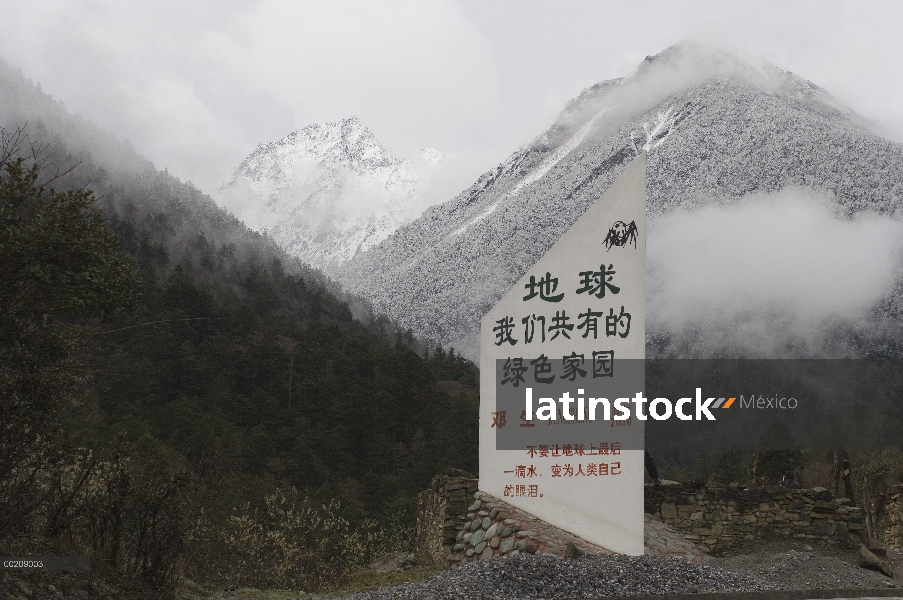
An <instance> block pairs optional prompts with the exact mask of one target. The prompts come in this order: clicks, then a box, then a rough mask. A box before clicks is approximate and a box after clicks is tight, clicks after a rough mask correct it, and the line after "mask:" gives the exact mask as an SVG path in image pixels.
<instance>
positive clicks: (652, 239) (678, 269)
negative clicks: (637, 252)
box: [647, 188, 903, 355]
mask: <svg viewBox="0 0 903 600" xmlns="http://www.w3.org/2000/svg"><path fill="white" fill-rule="evenodd" d="M834 210H835V207H834V206H832V204H831V202H830V200H829V199H828V198H825V197H819V196H816V195H813V193H812V192H810V191H808V190H805V189H793V188H790V189H787V190H784V191H782V192H780V193H777V194H770V195H750V196H747V197H746V198H744V199H743V200H740V201H737V202H735V203H734V204H729V205H724V206H715V205H709V206H706V207H704V208H701V209H697V210H685V209H682V210H678V211H675V212H673V213H670V214H668V215H665V216H662V217H659V218H656V219H655V220H653V221H651V222H650V224H649V225H650V228H649V236H648V240H649V241H648V246H647V250H648V256H649V275H648V280H649V288H648V290H647V294H648V295H647V297H648V301H649V306H648V314H649V328H650V329H651V330H656V329H658V330H670V331H675V332H687V331H690V330H695V329H697V328H699V329H698V330H699V331H706V332H708V333H706V336H707V338H708V341H709V342H711V343H714V344H715V345H727V346H732V347H746V348H747V349H752V348H757V349H759V350H762V351H763V353H764V355H781V351H780V350H779V348H781V346H782V344H784V343H786V342H787V341H788V340H800V339H810V340H814V339H815V338H818V336H819V335H822V334H824V333H825V331H826V330H827V329H828V328H829V327H831V326H832V325H833V324H836V323H857V322H860V321H861V320H862V319H864V318H865V317H866V316H867V315H868V313H869V311H871V310H872V309H873V308H875V307H876V306H878V305H880V303H881V301H882V300H883V299H884V298H885V297H886V296H887V294H888V293H889V292H890V291H891V289H892V287H893V285H894V282H895V279H896V277H898V276H899V275H900V273H901V270H903V223H901V222H900V221H899V220H895V219H892V218H890V217H886V216H877V215H874V214H870V213H864V214H861V215H859V216H858V217H857V218H856V219H854V220H843V219H839V218H837V217H836V216H835V214H834ZM766 350H767V351H766Z"/></svg>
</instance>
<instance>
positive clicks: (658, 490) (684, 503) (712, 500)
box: [645, 482, 866, 551]
mask: <svg viewBox="0 0 903 600" xmlns="http://www.w3.org/2000/svg"><path fill="white" fill-rule="evenodd" d="M645 504H646V506H645V510H646V512H647V513H650V514H653V515H655V516H657V517H660V518H661V520H662V522H664V523H665V524H666V525H668V526H669V527H671V528H672V529H675V530H677V531H679V532H680V533H682V534H683V535H684V536H685V537H686V538H687V539H689V540H692V541H695V542H696V543H697V544H699V545H701V546H703V547H704V548H706V549H708V550H709V551H715V550H719V549H722V548H727V547H730V546H733V545H735V544H736V543H737V542H740V541H742V540H751V539H756V538H767V537H784V538H796V539H804V540H811V541H816V542H823V543H828V544H837V545H840V546H842V547H849V546H851V545H854V544H859V543H863V542H864V541H865V537H866V536H865V533H864V529H865V527H864V518H863V513H862V509H861V508H856V507H853V506H850V501H849V500H847V499H845V498H843V499H837V500H835V499H834V498H833V497H832V496H831V492H829V491H828V490H826V489H824V488H812V489H806V490H791V489H786V488H782V487H780V486H768V487H765V488H752V489H746V488H743V487H741V486H738V485H736V484H731V485H729V486H724V485H721V484H718V483H716V482H712V483H710V484H699V483H697V484H688V483H684V484H675V485H663V486H647V487H646V494H645Z"/></svg>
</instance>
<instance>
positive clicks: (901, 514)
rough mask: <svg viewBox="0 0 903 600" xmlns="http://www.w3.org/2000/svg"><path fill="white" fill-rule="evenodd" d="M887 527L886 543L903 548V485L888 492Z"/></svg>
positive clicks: (886, 544) (889, 546)
mask: <svg viewBox="0 0 903 600" xmlns="http://www.w3.org/2000/svg"><path fill="white" fill-rule="evenodd" d="M885 512H886V514H887V527H886V528H885V529H884V545H885V546H887V547H888V548H892V549H894V550H903V485H898V486H895V487H893V488H892V489H891V490H890V491H889V492H888V494H887V505H886V506H885Z"/></svg>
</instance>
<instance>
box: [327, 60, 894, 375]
mask: <svg viewBox="0 0 903 600" xmlns="http://www.w3.org/2000/svg"><path fill="white" fill-rule="evenodd" d="M869 125H870V124H869V123H868V122H867V121H866V120H865V119H863V118H862V117H860V116H859V115H857V114H856V113H855V112H854V111H852V110H851V109H849V108H848V107H845V106H843V105H842V104H841V103H840V102H838V101H837V100H835V99H834V98H833V97H832V96H831V95H830V94H829V93H828V92H826V91H824V90H822V89H821V88H819V87H818V86H816V85H814V84H812V83H811V82H809V81H807V80H805V79H803V78H801V77H798V76H796V75H794V74H793V73H790V72H789V71H787V70H785V69H782V68H780V67H777V66H774V65H770V64H768V63H766V62H764V61H762V60H757V59H747V58H743V57H739V56H737V55H734V54H732V53H730V52H727V51H723V50H720V49H717V48H712V47H708V46H704V45H700V44H695V43H683V44H679V45H677V46H674V47H671V48H669V49H667V50H665V51H663V52H661V53H659V54H658V55H656V56H654V57H647V58H646V60H645V61H643V62H642V63H641V64H640V66H639V68H638V69H637V71H636V72H635V73H634V74H633V75H631V76H630V77H625V78H622V79H616V80H611V81H606V82H602V83H599V84H596V85H594V86H592V87H590V88H588V89H586V90H584V91H583V92H582V93H581V94H580V95H579V96H578V97H577V98H575V99H573V100H571V101H570V102H568V103H567V105H566V106H565V108H564V110H563V111H562V113H561V115H560V116H559V118H558V119H557V120H556V121H555V123H553V124H552V125H551V126H550V127H549V128H548V129H546V130H545V131H544V132H542V133H541V134H540V135H539V136H537V137H536V138H535V139H534V140H533V141H531V142H530V143H529V144H527V145H526V146H524V147H522V148H520V149H518V150H516V151H515V152H514V153H513V154H512V155H511V156H510V157H509V158H508V159H507V160H505V161H504V162H503V163H502V164H500V165H498V166H497V167H496V168H494V169H492V170H490V171H488V172H486V173H484V174H483V175H482V176H481V177H479V179H477V181H476V182H475V183H474V184H473V185H471V186H470V187H469V188H468V189H466V190H464V191H463V192H462V193H460V194H459V195H458V196H456V197H455V198H453V199H451V200H449V201H448V202H445V203H443V204H440V205H436V206H433V207H431V208H429V209H427V210H426V211H425V212H424V213H423V214H422V215H421V216H420V217H419V218H417V219H416V220H415V221H413V222H411V223H409V224H406V225H404V226H403V227H401V228H399V229H398V231H396V232H395V234H394V235H393V236H392V237H391V238H388V239H386V240H385V241H383V242H382V243H380V244H378V245H376V246H375V247H373V248H372V249H370V250H369V251H367V252H363V253H360V254H358V255H357V256H355V257H354V258H353V259H352V260H350V261H349V262H348V263H346V264H345V265H343V267H342V268H341V269H340V272H339V274H338V276H339V279H340V281H341V282H342V283H343V285H345V286H346V287H347V289H348V290H349V291H350V292H352V293H355V294H360V295H362V296H364V297H366V298H368V299H369V300H370V301H371V302H372V303H373V304H374V306H375V307H376V308H377V309H378V310H380V311H382V312H384V313H386V314H387V315H388V316H389V317H390V318H392V319H394V320H396V322H398V323H399V324H400V325H402V326H405V327H410V328H412V330H413V331H414V332H415V333H416V334H417V335H419V336H422V337H424V338H426V339H430V340H433V341H435V342H439V343H442V344H444V345H453V346H454V347H455V348H457V349H459V350H461V351H463V352H465V354H466V355H467V356H469V357H471V358H476V356H477V348H478V338H479V323H480V319H481V318H482V317H483V315H484V314H486V312H487V311H488V310H489V309H490V308H491V307H492V306H493V305H494V304H495V302H496V301H497V300H498V299H499V298H501V296H502V295H503V294H504V293H505V292H506V291H507V290H508V288H509V287H510V286H511V285H512V284H513V282H514V281H516V280H517V279H518V278H519V277H520V276H521V275H523V274H524V273H525V272H526V270H527V269H528V268H530V266H531V265H533V264H534V263H535V262H536V261H537V260H539V258H540V257H541V256H542V255H543V254H544V253H545V251H546V250H547V249H548V248H549V247H551V245H552V244H553V243H554V242H555V241H556V240H557V239H559V237H560V236H561V235H562V234H563V233H564V232H565V231H567V229H568V228H570V226H571V225H572V224H573V223H574V222H575V221H576V220H577V218H579V217H580V215H582V214H583V213H584V212H585V211H586V209H587V208H588V207H589V206H590V205H591V204H592V203H593V202H595V200H596V199H597V198H599V197H600V196H601V195H602V194H603V193H604V192H605V190H606V189H608V186H609V185H611V183H612V182H614V180H615V179H616V178H617V177H618V176H619V175H620V174H621V173H622V172H623V170H624V169H625V168H626V167H627V165H628V164H629V163H630V161H632V160H633V158H634V157H636V156H637V154H638V153H639V152H642V151H646V152H647V153H648V157H647V166H648V177H647V194H648V195H647V212H648V214H649V219H650V226H652V225H653V224H654V223H655V222H656V221H657V220H659V219H660V218H663V217H666V216H667V215H669V214H671V213H672V212H674V211H676V210H678V209H680V210H694V209H696V208H699V207H704V206H709V205H713V206H727V205H731V204H734V203H737V202H738V201H740V200H741V199H742V198H744V197H745V196H748V195H755V194H760V195H761V194H779V193H783V192H784V191H786V190H793V189H799V190H803V191H804V192H805V194H808V193H810V192H811V193H812V194H816V195H818V196H819V197H820V198H823V197H824V198H830V199H831V202H832V203H833V205H834V206H835V208H836V212H838V213H839V214H842V215H845V216H846V217H847V218H849V217H851V216H853V215H856V214H858V213H860V212H862V211H869V212H873V213H877V214H884V215H894V214H899V213H901V212H903V210H901V209H903V146H901V145H900V144H895V143H893V142H891V141H888V140H886V139H883V138H881V137H880V136H878V135H877V134H875V133H874V132H873V131H872V130H871V129H870V127H869ZM775 218H780V211H777V212H776V216H775ZM650 235H651V234H650ZM678 249H680V248H678ZM656 260H659V261H661V262H662V263H667V261H668V260H669V257H668V256H667V253H666V255H663V256H655V255H650V261H652V262H654V261H656ZM650 268H651V267H650ZM650 272H653V275H654V270H651V271H650ZM653 275H650V277H653ZM648 285H649V286H650V288H652V287H655V286H656V285H658V283H657V282H656V281H655V280H654V279H651V280H650V282H649V284H648ZM651 297H653V296H651ZM655 297H657V298H664V297H665V295H659V296H655ZM898 300H900V298H898V299H897V300H895V301H894V303H893V304H894V305H895V306H896V304H899V302H898ZM728 308H730V307H728ZM894 310H896V309H894ZM650 315H651V316H650V332H651V335H652V338H651V339H654V338H655V336H659V338H658V339H667V340H671V341H669V342H668V343H669V344H671V345H672V347H674V346H679V345H680V344H684V345H685V346H686V347H688V348H690V347H693V348H695V350H687V352H688V353H690V354H693V353H695V354H696V355H699V354H705V352H707V351H706V350H702V348H704V347H705V344H703V343H702V342H699V343H698V344H696V346H693V344H694V343H696V342H690V341H687V340H689V338H686V337H684V338H680V337H679V336H675V335H671V334H672V333H674V332H673V331H669V330H666V328H665V325H663V324H662V322H656V318H657V315H656V312H655V310H652V309H650ZM738 318H740V317H738ZM742 318H744V319H746V318H748V319H751V320H752V321H751V323H752V324H751V325H750V326H751V327H752V326H758V321H755V316H754V315H752V313H750V315H747V316H743V317H742ZM759 321H761V319H759ZM738 326H739V325H737V324H736V323H735V324H734V327H735V330H736V327H738ZM700 327H701V326H700ZM700 327H698V328H697V332H698V331H704V328H700ZM863 327H865V326H863ZM888 327H890V326H888ZM896 327H897V325H896V324H895V325H893V327H892V328H896ZM788 331H790V328H787V327H784V328H783V329H781V328H777V329H775V330H774V331H773V332H771V333H773V334H774V335H773V339H774V344H775V346H776V347H777V348H779V349H780V348H788V347H793V348H795V350H793V352H796V353H797V354H799V355H806V353H807V352H808V353H810V354H819V353H820V352H822V350H824V349H825V348H827V347H828V346H825V345H819V344H820V343H819V344H815V342H813V344H814V345H812V346H805V345H804V344H801V343H797V342H798V340H790V341H788V340H786V339H785V338H786V335H785V332H788ZM762 337H763V338H767V337H768V336H766V335H763V336H762ZM680 340H683V341H680ZM735 340H736V337H735ZM785 341H786V342H787V344H784V346H781V343H783V342H785ZM722 342H723V340H722ZM719 343H721V342H719ZM731 343H734V342H730V341H728V342H724V344H726V345H728V346H729V345H730V344H731ZM870 343H871V342H870ZM724 344H723V345H724ZM794 344H795V345H794ZM816 347H817V348H816ZM836 348H840V345H837V346H836ZM780 351H782V352H783V351H784V350H780ZM837 351H838V352H840V350H837ZM650 352H651V350H650ZM763 352H764V351H763Z"/></svg>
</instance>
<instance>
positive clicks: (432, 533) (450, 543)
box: [416, 476, 611, 564]
mask: <svg viewBox="0 0 903 600" xmlns="http://www.w3.org/2000/svg"><path fill="white" fill-rule="evenodd" d="M416 544H417V548H416V554H417V558H418V560H419V561H420V562H421V563H425V564H449V563H450V564H461V563H465V562H471V561H475V560H481V559H488V558H492V557H493V556H499V555H512V556H514V555H517V554H552V555H554V556H562V555H563V554H564V553H565V551H566V549H567V548H568V546H569V545H573V547H574V548H575V549H576V550H577V551H582V552H591V553H594V554H611V552H610V551H609V550H606V549H605V548H601V547H599V546H596V545H594V544H590V543H589V542H587V541H586V540H583V539H582V538H579V537H577V536H575V535H572V534H570V533H568V532H566V531H563V530H561V529H558V528H557V527H554V526H552V525H550V524H548V523H546V522H545V521H542V520H540V519H538V518H536V517H535V516H533V515H531V514H529V513H527V512H524V511H521V510H519V509H517V508H515V507H513V506H511V505H510V504H508V503H506V502H503V501H501V500H499V499H498V498H495V497H494V496H490V495H489V494H486V493H485V492H480V491H477V480H475V479H463V478H457V477H446V476H440V477H435V478H434V479H433V482H432V484H431V485H430V489H428V490H425V491H423V492H421V493H420V495H419V496H418V515H417V541H416Z"/></svg>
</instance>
